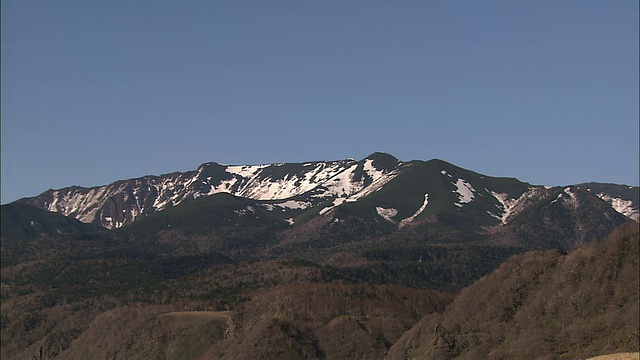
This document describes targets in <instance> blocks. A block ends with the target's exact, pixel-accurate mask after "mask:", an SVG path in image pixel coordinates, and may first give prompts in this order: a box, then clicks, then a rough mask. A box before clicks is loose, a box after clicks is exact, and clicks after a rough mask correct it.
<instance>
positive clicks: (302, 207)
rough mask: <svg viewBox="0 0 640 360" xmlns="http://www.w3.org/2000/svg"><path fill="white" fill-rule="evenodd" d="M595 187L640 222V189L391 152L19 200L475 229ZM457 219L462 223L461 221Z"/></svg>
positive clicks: (128, 219)
mask: <svg viewBox="0 0 640 360" xmlns="http://www.w3.org/2000/svg"><path fill="white" fill-rule="evenodd" d="M584 191H587V192H588V193H591V194H592V195H594V196H596V197H598V198H600V199H602V200H604V201H605V202H607V203H608V204H609V205H610V206H611V207H612V208H613V209H615V210H616V211H617V212H619V213H621V214H623V215H625V216H626V217H628V218H631V219H633V220H636V221H637V220H638V218H639V211H638V209H639V204H638V187H630V186H624V185H614V184H599V183H586V184H578V185H572V186H566V187H562V188H557V187H555V188H550V187H545V186H534V185H531V184H528V183H525V182H521V181H519V180H516V179H513V178H497V177H489V176H484V175H481V174H478V173H475V172H473V171H469V170H465V169H462V168H459V167H456V166H454V165H452V164H449V163H447V162H444V161H441V160H430V161H410V162H402V161H400V160H398V159H396V158H395V157H393V156H391V155H389V154H385V153H374V154H371V155H370V156H368V157H367V158H365V159H363V160H361V161H356V160H353V159H347V160H338V161H315V162H307V163H287V164H267V165H234V166H229V165H221V164H217V163H206V164H202V165H201V166H199V167H198V169H196V170H194V171H189V172H184V173H171V174H165V175H161V176H145V177H142V178H136V179H129V180H121V181H116V182H114V183H112V184H109V185H105V186H97V187H91V188H84V187H78V186H72V187H68V188H64V189H59V190H48V191H46V192H44V193H42V194H41V195H39V196H36V197H32V198H25V199H21V200H19V201H18V202H20V203H25V204H29V205H33V206H35V207H37V208H40V209H43V210H48V211H51V212H56V213H59V214H62V215H65V216H68V217H72V218H75V219H78V220H80V221H82V222H83V223H91V224H96V225H100V226H102V227H105V228H107V229H114V228H120V227H122V226H125V225H128V224H132V223H134V222H135V221H138V220H140V219H143V218H145V217H148V216H149V215H151V214H154V213H157V212H161V211H164V210H167V209H169V208H173V207H177V206H179V205H181V204H187V203H189V202H193V201H195V200H198V199H200V198H204V197H210V196H212V195H215V194H221V193H225V194H230V195H233V196H234V197H238V198H244V199H249V200H253V201H254V203H255V204H256V206H259V207H261V208H264V209H266V210H269V211H274V210H275V211H276V212H278V213H283V214H281V215H284V216H280V217H281V218H283V219H284V220H285V221H288V222H289V223H291V224H295V223H299V222H300V221H304V219H309V218H310V217H311V216H312V215H310V214H313V215H324V216H329V214H340V213H345V212H350V211H359V212H362V215H365V213H366V217H367V220H373V221H378V222H388V223H390V224H393V225H395V226H397V227H398V228H402V227H404V226H405V225H408V224H411V223H414V222H420V221H424V220H426V219H431V220H432V221H435V220H436V219H435V218H436V217H440V218H442V220H441V221H440V222H441V223H442V224H443V225H444V226H453V225H452V224H451V222H452V221H455V220H453V218H464V219H465V221H464V222H465V223H466V225H465V226H466V227H468V228H470V229H473V230H476V229H478V228H480V227H482V226H495V225H505V224H507V223H509V222H510V221H512V220H513V219H515V218H516V217H517V215H518V214H519V213H521V212H522V211H523V210H525V209H526V208H528V207H530V206H533V205H534V204H536V203H539V202H540V201H543V200H545V199H548V198H553V199H552V200H551V201H549V202H548V204H547V205H550V206H551V204H555V203H556V202H559V203H560V204H565V205H567V204H577V202H579V201H581V200H578V197H580V196H581V195H577V194H578V193H584ZM453 227H454V228H455V227H458V226H453Z"/></svg>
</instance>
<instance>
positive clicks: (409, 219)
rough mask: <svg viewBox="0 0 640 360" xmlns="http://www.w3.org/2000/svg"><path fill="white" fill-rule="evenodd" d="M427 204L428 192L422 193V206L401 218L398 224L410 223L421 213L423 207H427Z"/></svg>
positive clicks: (401, 225)
mask: <svg viewBox="0 0 640 360" xmlns="http://www.w3.org/2000/svg"><path fill="white" fill-rule="evenodd" d="M427 204H429V194H424V202H423V203H422V206H420V208H419V209H418V211H416V212H415V213H414V214H413V215H411V216H409V217H408V218H406V219H403V220H401V221H400V225H399V226H400V227H403V226H405V225H407V224H409V223H411V222H412V221H413V220H415V218H416V217H418V215H420V214H422V212H423V211H424V209H426V208H427Z"/></svg>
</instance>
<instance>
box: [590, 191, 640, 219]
mask: <svg viewBox="0 0 640 360" xmlns="http://www.w3.org/2000/svg"><path fill="white" fill-rule="evenodd" d="M596 196H597V197H599V198H600V199H602V200H604V201H606V202H607V203H609V205H611V207H612V208H613V209H614V210H615V211H617V212H619V213H620V214H622V215H624V216H626V217H628V218H630V219H632V220H635V221H640V212H639V211H638V209H636V208H635V207H634V206H633V202H632V201H631V200H624V199H621V198H616V197H613V196H611V195H608V194H605V193H600V194H596Z"/></svg>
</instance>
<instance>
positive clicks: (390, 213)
mask: <svg viewBox="0 0 640 360" xmlns="http://www.w3.org/2000/svg"><path fill="white" fill-rule="evenodd" d="M376 212H377V213H378V215H380V216H381V217H382V218H383V219H385V220H387V221H389V222H392V223H394V224H395V223H396V222H395V221H394V220H393V219H392V218H393V217H394V216H396V215H398V210H396V209H394V208H389V209H385V208H383V207H380V206H376Z"/></svg>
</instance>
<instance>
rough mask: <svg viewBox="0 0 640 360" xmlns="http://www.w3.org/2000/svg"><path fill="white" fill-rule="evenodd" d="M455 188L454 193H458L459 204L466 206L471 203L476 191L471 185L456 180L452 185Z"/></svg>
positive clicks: (461, 180) (462, 180)
mask: <svg viewBox="0 0 640 360" xmlns="http://www.w3.org/2000/svg"><path fill="white" fill-rule="evenodd" d="M452 184H454V185H455V186H456V187H457V190H455V191H454V192H457V193H458V198H459V201H460V204H468V203H470V202H471V201H473V197H474V196H473V193H474V192H475V191H476V190H475V189H474V188H473V186H471V184H469V183H468V182H467V181H465V180H464V179H458V181H456V182H455V183H452Z"/></svg>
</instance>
